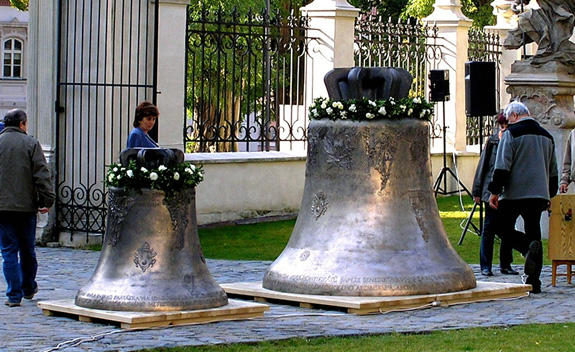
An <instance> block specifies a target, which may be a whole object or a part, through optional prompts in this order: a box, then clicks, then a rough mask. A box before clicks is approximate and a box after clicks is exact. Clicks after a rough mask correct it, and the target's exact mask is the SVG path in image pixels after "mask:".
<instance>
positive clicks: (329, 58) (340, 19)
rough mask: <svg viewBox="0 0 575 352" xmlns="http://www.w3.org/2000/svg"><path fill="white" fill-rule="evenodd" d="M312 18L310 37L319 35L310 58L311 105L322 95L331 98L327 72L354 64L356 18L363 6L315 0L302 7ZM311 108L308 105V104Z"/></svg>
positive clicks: (308, 101) (308, 67) (344, 2)
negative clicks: (357, 6)
mask: <svg viewBox="0 0 575 352" xmlns="http://www.w3.org/2000/svg"><path fill="white" fill-rule="evenodd" d="M301 11H302V14H303V15H307V16H309V17H310V28H311V29H310V32H309V33H308V36H310V37H312V38H317V39H316V40H313V41H312V42H311V43H310V44H309V53H310V55H309V57H308V59H307V62H306V65H307V76H308V79H307V82H306V83H307V94H306V96H307V104H308V106H309V105H310V104H311V103H312V102H313V99H315V98H318V97H327V89H326V88H325V84H324V82H323V78H324V76H325V74H326V73H328V72H329V71H330V70H332V69H334V68H336V67H353V66H355V61H354V57H353V38H354V25H355V18H356V17H357V16H358V15H359V9H357V8H355V7H353V6H351V5H350V4H349V3H348V2H347V1H345V0H315V1H314V2H312V3H311V4H309V5H307V6H305V7H302V8H301ZM306 110H307V107H306Z"/></svg>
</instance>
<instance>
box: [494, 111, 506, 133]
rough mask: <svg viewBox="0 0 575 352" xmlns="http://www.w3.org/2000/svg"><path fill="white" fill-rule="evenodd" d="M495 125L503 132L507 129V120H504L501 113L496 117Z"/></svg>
mask: <svg viewBox="0 0 575 352" xmlns="http://www.w3.org/2000/svg"><path fill="white" fill-rule="evenodd" d="M497 125H499V129H500V130H502V131H505V130H506V129H507V126H508V125H509V122H507V119H506V118H505V115H504V114H503V112H502V113H500V114H499V115H497Z"/></svg>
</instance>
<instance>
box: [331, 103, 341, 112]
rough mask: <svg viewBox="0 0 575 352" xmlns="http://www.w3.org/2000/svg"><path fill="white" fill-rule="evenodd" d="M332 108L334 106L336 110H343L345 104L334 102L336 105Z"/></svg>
mask: <svg viewBox="0 0 575 352" xmlns="http://www.w3.org/2000/svg"><path fill="white" fill-rule="evenodd" d="M332 106H333V107H334V108H337V109H340V110H343V104H342V103H341V102H340V101H336V102H334V103H333V104H332Z"/></svg>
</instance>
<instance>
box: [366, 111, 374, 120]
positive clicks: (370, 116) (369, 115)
mask: <svg viewBox="0 0 575 352" xmlns="http://www.w3.org/2000/svg"><path fill="white" fill-rule="evenodd" d="M365 117H367V118H368V119H373V118H374V117H375V115H374V114H372V113H370V112H368V113H367V114H365Z"/></svg>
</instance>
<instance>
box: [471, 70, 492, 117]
mask: <svg viewBox="0 0 575 352" xmlns="http://www.w3.org/2000/svg"><path fill="white" fill-rule="evenodd" d="M495 82H496V79H495V62H479V61H469V62H466V63H465V113H466V114H467V115H468V116H491V115H495V114H497V100H496V91H497V90H496V87H495V84H496V83H495Z"/></svg>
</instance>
